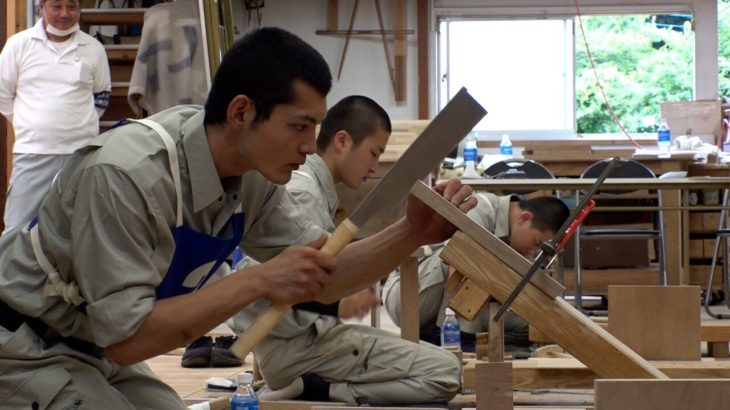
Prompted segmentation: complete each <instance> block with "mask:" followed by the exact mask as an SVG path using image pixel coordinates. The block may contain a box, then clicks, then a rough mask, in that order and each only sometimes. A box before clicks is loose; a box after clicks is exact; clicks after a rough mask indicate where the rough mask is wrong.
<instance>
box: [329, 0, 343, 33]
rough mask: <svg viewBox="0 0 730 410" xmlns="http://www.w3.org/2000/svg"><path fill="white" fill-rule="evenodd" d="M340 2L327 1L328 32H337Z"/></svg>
mask: <svg viewBox="0 0 730 410" xmlns="http://www.w3.org/2000/svg"><path fill="white" fill-rule="evenodd" d="M339 5H340V0H327V30H337V25H338V20H339V18H340V8H339Z"/></svg>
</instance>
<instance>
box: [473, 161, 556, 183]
mask: <svg viewBox="0 0 730 410" xmlns="http://www.w3.org/2000/svg"><path fill="white" fill-rule="evenodd" d="M484 176H485V177H487V178H496V179H503V178H528V179H553V178H555V176H554V175H553V173H552V172H550V170H549V169H547V168H546V167H545V166H544V165H542V164H540V163H539V162H536V161H533V160H531V159H529V160H522V159H505V160H502V161H499V162H496V163H494V164H492V165H490V166H489V168H487V169H485V170H484Z"/></svg>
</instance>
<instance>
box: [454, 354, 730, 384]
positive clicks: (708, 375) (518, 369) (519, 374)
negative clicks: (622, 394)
mask: <svg viewBox="0 0 730 410" xmlns="http://www.w3.org/2000/svg"><path fill="white" fill-rule="evenodd" d="M476 363H478V361H474V360H471V361H468V362H467V363H466V364H465V365H464V368H463V378H464V382H463V387H464V388H465V389H474V386H475V385H476V370H475V366H476ZM650 363H651V364H652V365H653V366H654V367H656V368H657V369H659V370H660V371H661V372H662V373H664V374H666V375H667V376H669V377H670V378H673V379H730V362H729V361H724V360H712V359H710V360H707V359H705V360H703V361H698V362H688V361H658V362H650ZM596 379H599V377H598V375H596V373H595V372H594V371H592V370H591V369H589V368H587V367H586V366H585V365H584V364H583V363H581V362H580V361H578V360H577V359H575V358H530V359H527V360H515V361H513V362H512V381H513V387H514V388H515V389H590V388H592V387H593V382H594V381H595V380H596Z"/></svg>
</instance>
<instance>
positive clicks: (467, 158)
mask: <svg viewBox="0 0 730 410" xmlns="http://www.w3.org/2000/svg"><path fill="white" fill-rule="evenodd" d="M476 166H477V132H476V131H472V132H471V133H469V135H468V136H467V137H466V145H464V174H463V175H462V177H464V178H479V177H480V176H479V173H478V172H477V169H476Z"/></svg>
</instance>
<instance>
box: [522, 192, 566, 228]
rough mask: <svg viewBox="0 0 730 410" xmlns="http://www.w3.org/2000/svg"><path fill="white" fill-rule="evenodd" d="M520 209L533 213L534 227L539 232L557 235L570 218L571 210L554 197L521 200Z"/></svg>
mask: <svg viewBox="0 0 730 410" xmlns="http://www.w3.org/2000/svg"><path fill="white" fill-rule="evenodd" d="M520 209H522V210H523V211H528V212H531V213H532V215H533V218H532V227H533V228H535V229H537V230H539V231H550V232H552V233H553V234H555V233H556V232H557V231H558V230H559V229H560V227H561V226H563V223H564V222H565V220H566V219H568V216H570V210H569V209H568V207H567V206H566V205H565V203H563V201H561V200H560V199H558V198H555V197H554V196H540V197H537V198H532V199H523V200H520Z"/></svg>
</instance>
